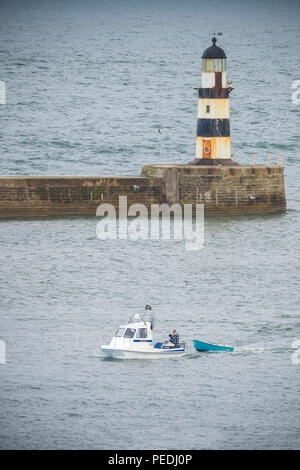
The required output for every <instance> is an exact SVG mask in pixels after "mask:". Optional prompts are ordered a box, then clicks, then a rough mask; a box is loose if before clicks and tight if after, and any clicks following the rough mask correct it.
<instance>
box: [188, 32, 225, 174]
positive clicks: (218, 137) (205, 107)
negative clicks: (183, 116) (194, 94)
mask: <svg viewBox="0 0 300 470" xmlns="http://www.w3.org/2000/svg"><path fill="white" fill-rule="evenodd" d="M216 42H217V39H216V37H213V38H212V43H213V44H212V46H210V47H208V48H207V49H206V50H205V51H204V52H203V55H202V88H196V90H197V91H198V119H197V137H196V155H195V158H196V160H195V161H194V162H193V163H197V164H200V165H201V164H203V165H205V164H206V165H215V164H219V163H221V164H225V165H226V164H234V162H233V161H232V160H231V145H230V112H229V94H230V92H231V91H232V86H231V82H230V81H229V82H227V80H226V55H225V52H224V51H223V49H221V48H220V47H218V46H217V45H216Z"/></svg>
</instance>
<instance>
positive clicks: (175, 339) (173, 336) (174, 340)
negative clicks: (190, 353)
mask: <svg viewBox="0 0 300 470" xmlns="http://www.w3.org/2000/svg"><path fill="white" fill-rule="evenodd" d="M169 338H170V342H171V343H173V345H174V346H173V348H177V347H178V346H179V334H178V333H177V331H176V330H173V331H172V334H171V335H169Z"/></svg>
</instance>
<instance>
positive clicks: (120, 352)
mask: <svg viewBox="0 0 300 470" xmlns="http://www.w3.org/2000/svg"><path fill="white" fill-rule="evenodd" d="M147 307H148V308H147ZM149 309H150V307H149V306H146V310H149ZM144 316H145V314H144V315H142V316H141V317H140V315H138V314H137V315H135V317H134V319H133V320H132V319H130V320H129V322H128V323H127V324H126V325H120V327H119V329H118V330H117V332H116V334H115V336H114V337H113V338H112V340H111V342H110V343H109V344H107V345H102V346H101V350H102V352H103V353H104V354H105V355H106V356H108V357H113V358H116V359H161V358H170V357H181V356H182V355H183V354H184V351H185V343H183V342H180V343H178V344H177V345H176V346H174V345H173V344H172V343H170V342H169V341H164V342H161V343H154V341H153V337H152V330H153V325H154V320H153V318H152V319H150V320H149V321H146V320H145V319H144Z"/></svg>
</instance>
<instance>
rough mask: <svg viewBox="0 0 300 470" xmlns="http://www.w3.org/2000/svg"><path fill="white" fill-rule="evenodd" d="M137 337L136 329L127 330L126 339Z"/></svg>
mask: <svg viewBox="0 0 300 470" xmlns="http://www.w3.org/2000/svg"><path fill="white" fill-rule="evenodd" d="M134 335H135V329H134V328H127V330H126V331H125V333H124V338H133V337H134Z"/></svg>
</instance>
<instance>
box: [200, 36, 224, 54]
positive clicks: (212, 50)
mask: <svg viewBox="0 0 300 470" xmlns="http://www.w3.org/2000/svg"><path fill="white" fill-rule="evenodd" d="M212 42H213V45H212V46H210V47H208V48H207V49H205V51H204V52H203V55H202V59H226V54H225V52H224V51H223V49H221V47H218V46H216V42H217V38H216V37H213V38H212Z"/></svg>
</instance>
